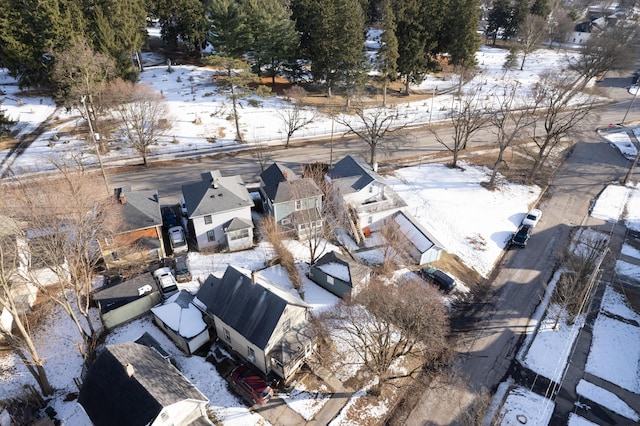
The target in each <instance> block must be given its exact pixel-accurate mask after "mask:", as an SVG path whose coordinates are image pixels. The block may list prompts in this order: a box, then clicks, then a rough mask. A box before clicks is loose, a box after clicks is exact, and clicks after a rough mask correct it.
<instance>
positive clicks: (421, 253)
mask: <svg viewBox="0 0 640 426" xmlns="http://www.w3.org/2000/svg"><path fill="white" fill-rule="evenodd" d="M388 220H393V221H394V222H395V223H396V224H397V226H398V230H399V231H400V233H401V234H402V235H403V237H404V241H403V243H404V244H402V249H403V250H404V252H405V253H406V254H407V255H408V257H409V258H411V259H412V260H413V261H414V262H415V263H416V264H418V265H424V264H426V263H431V262H435V261H436V260H438V259H440V256H441V255H442V251H443V246H442V244H441V243H439V242H438V240H437V239H436V238H435V237H434V236H433V235H432V234H431V233H430V232H429V231H427V230H426V229H425V227H424V226H422V225H421V224H420V222H418V220H417V219H416V218H415V217H413V216H411V215H410V214H409V213H407V212H406V211H403V210H400V211H398V212H396V213H394V214H393V215H392V216H391V217H390V218H389V219H388Z"/></svg>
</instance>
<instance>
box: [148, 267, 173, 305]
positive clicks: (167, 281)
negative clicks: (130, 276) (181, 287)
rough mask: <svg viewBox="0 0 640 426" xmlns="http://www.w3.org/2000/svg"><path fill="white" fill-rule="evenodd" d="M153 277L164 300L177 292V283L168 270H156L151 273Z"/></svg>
mask: <svg viewBox="0 0 640 426" xmlns="http://www.w3.org/2000/svg"><path fill="white" fill-rule="evenodd" d="M153 277H154V278H155V279H156V281H157V282H158V286H160V291H161V292H162V296H163V297H164V298H165V299H166V298H168V297H170V296H171V295H173V294H175V293H177V292H178V283H177V282H176V279H175V278H174V277H173V274H172V273H171V269H169V268H158V269H156V270H155V271H154V272H153Z"/></svg>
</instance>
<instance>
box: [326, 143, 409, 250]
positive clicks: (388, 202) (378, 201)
mask: <svg viewBox="0 0 640 426" xmlns="http://www.w3.org/2000/svg"><path fill="white" fill-rule="evenodd" d="M325 179H326V180H327V181H328V182H329V184H330V185H331V188H332V191H333V194H334V196H335V199H337V200H340V201H341V204H342V205H341V210H342V212H341V213H342V215H343V218H344V220H345V223H348V224H349V225H350V228H351V229H350V230H349V231H350V233H351V234H352V236H353V237H354V238H355V239H356V241H358V242H360V241H362V238H363V236H364V235H363V229H364V228H366V227H368V226H369V225H371V224H373V223H374V222H377V221H379V220H381V219H384V218H385V217H387V216H390V215H391V214H393V213H395V212H397V211H398V210H400V209H402V208H403V207H406V205H407V204H406V203H405V202H404V200H402V198H400V197H399V196H398V194H396V193H395V191H394V190H393V189H391V187H389V186H388V185H387V183H386V182H385V180H384V179H383V178H382V176H380V175H379V174H378V173H377V172H376V171H374V170H373V169H372V168H371V167H369V165H368V164H366V163H365V162H363V161H362V160H359V159H355V158H353V157H352V156H350V155H347V156H346V157H344V158H343V159H342V160H340V161H338V162H337V163H336V165H335V166H334V167H333V169H331V170H330V171H329V172H328V173H327V174H326V175H325Z"/></svg>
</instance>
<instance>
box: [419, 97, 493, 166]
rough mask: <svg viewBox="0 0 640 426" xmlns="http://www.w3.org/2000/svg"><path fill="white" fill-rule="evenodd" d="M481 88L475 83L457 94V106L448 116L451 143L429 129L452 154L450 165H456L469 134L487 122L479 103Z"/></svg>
mask: <svg viewBox="0 0 640 426" xmlns="http://www.w3.org/2000/svg"><path fill="white" fill-rule="evenodd" d="M481 90H482V85H480V84H476V85H474V86H472V87H470V88H468V90H467V91H465V92H462V93H461V94H460V95H459V96H460V97H459V99H458V106H457V108H455V107H454V110H453V111H452V112H451V114H450V117H449V122H450V127H448V129H449V128H451V129H452V130H453V135H452V137H451V138H452V143H451V144H449V143H448V142H446V141H445V140H444V138H443V137H442V136H441V135H439V134H438V132H437V131H436V130H435V129H431V132H432V133H433V135H434V136H435V138H436V140H437V141H438V142H439V143H440V144H441V145H442V146H444V147H445V148H446V149H447V150H449V151H450V152H451V153H452V154H453V159H452V161H451V167H457V166H458V154H459V153H460V151H462V150H464V149H466V147H467V143H468V142H469V139H471V136H473V134H474V133H476V132H477V131H478V130H480V129H482V128H483V127H484V126H485V125H486V123H487V120H488V116H486V115H485V114H484V108H482V106H481V104H480V95H481Z"/></svg>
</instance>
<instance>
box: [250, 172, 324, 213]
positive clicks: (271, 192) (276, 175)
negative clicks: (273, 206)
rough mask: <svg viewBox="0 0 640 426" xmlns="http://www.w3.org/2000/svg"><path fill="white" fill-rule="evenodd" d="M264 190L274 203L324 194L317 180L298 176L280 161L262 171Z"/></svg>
mask: <svg viewBox="0 0 640 426" xmlns="http://www.w3.org/2000/svg"><path fill="white" fill-rule="evenodd" d="M260 179H261V180H262V182H263V184H264V185H263V190H264V193H265V194H266V196H267V197H268V198H269V200H271V202H272V203H283V202H287V201H293V200H301V199H304V198H310V197H315V196H318V195H321V194H322V191H321V190H320V188H318V185H316V183H315V181H314V180H313V179H310V178H301V177H298V176H297V175H296V174H295V173H294V172H293V170H291V169H290V168H288V167H286V166H283V165H282V164H280V163H273V164H272V165H270V166H269V167H267V169H266V170H265V171H263V172H262V173H260Z"/></svg>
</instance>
